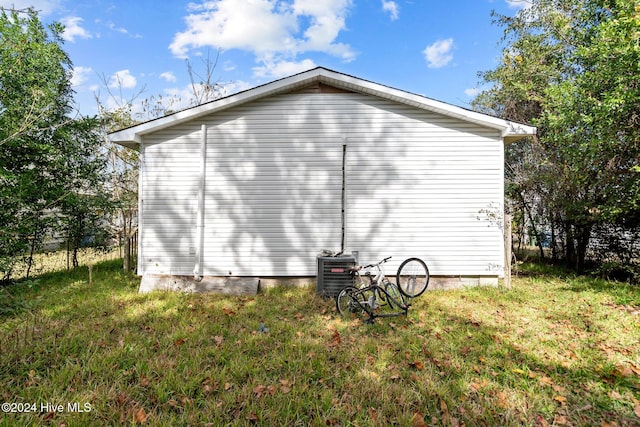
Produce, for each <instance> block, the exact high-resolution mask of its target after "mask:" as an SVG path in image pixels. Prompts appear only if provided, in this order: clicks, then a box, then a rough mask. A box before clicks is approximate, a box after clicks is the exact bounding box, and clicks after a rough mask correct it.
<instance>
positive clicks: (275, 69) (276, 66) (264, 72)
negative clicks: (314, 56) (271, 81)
mask: <svg viewBox="0 0 640 427" xmlns="http://www.w3.org/2000/svg"><path fill="white" fill-rule="evenodd" d="M315 67H316V64H315V63H314V62H313V61H312V60H310V59H304V60H302V61H300V62H295V61H277V62H266V63H265V64H264V65H263V66H259V67H255V68H254V69H253V73H254V74H255V75H256V76H257V77H267V78H275V79H277V78H281V77H286V76H290V75H292V74H298V73H301V72H303V71H307V70H310V69H312V68H315Z"/></svg>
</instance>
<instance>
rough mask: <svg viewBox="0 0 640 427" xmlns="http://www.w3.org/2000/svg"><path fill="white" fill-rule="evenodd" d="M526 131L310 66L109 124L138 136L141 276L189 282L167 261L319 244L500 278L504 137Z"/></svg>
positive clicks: (261, 259) (311, 255)
mask: <svg viewBox="0 0 640 427" xmlns="http://www.w3.org/2000/svg"><path fill="white" fill-rule="evenodd" d="M534 133H535V128H534V127H531V126H528V125H524V124H519V123H513V122H510V121H506V120H502V119H499V118H495V117H491V116H488V115H484V114H480V113H477V112H473V111H470V110H466V109H463V108H460V107H456V106H452V105H449V104H446V103H442V102H439V101H435V100H432V99H429V98H425V97H423V96H419V95H415V94H411V93H408V92H404V91H401V90H398V89H393V88H390V87H387V86H383V85H380V84H377V83H373V82H370V81H366V80H362V79H359V78H356V77H352V76H348V75H345V74H341V73H338V72H335V71H331V70H327V69H325V68H316V69H313V70H310V71H307V72H303V73H300V74H297V75H294V76H291V77H287V78H284V79H281V80H277V81H274V82H272V83H268V84H265V85H263V86H259V87H256V88H254V89H250V90H247V91H244V92H241V93H238V94H235V95H231V96H228V97H226V98H222V99H219V100H216V101H212V102H210V103H207V104H203V105H200V106H198V107H194V108H191V109H188V110H185V111H181V112H178V113H175V114H172V115H169V116H166V117H163V118H160V119H156V120H152V121H149V122H146V123H142V124H139V125H137V126H133V127H131V128H128V129H123V130H121V131H118V132H114V133H112V134H110V135H109V138H110V140H111V141H113V142H115V143H118V144H122V145H125V146H128V147H132V148H136V149H138V150H139V151H140V158H141V164H140V184H139V194H140V206H139V212H140V213H139V215H140V217H139V231H140V238H139V250H138V273H139V274H140V275H143V276H144V277H146V278H147V280H145V279H143V286H142V288H141V290H148V289H152V288H154V287H163V286H167V283H169V282H170V285H171V284H175V285H176V286H178V287H179V286H184V284H183V285H178V283H179V282H180V281H179V280H178V278H177V276H195V277H196V278H197V279H198V280H200V278H201V277H203V276H204V277H205V280H203V281H202V282H201V283H200V284H197V285H196V284H194V283H191V284H190V285H189V286H190V287H192V288H198V287H206V284H207V283H210V282H215V281H216V280H215V279H213V278H216V277H217V278H220V277H226V278H227V279H226V280H223V281H220V280H218V281H217V283H222V285H223V286H227V287H231V288H232V287H234V286H236V285H235V284H236V283H239V282H240V281H239V280H232V279H229V277H231V278H237V277H243V278H251V279H250V280H249V282H252V281H253V282H255V283H257V279H258V278H259V279H260V280H263V281H264V280H267V279H270V278H274V277H278V278H283V277H290V278H291V277H313V276H315V274H316V255H317V254H318V252H319V251H320V250H321V249H324V248H326V249H333V250H340V249H341V248H342V249H344V251H345V252H352V251H357V252H358V254H359V259H360V261H361V262H364V263H368V262H375V261H377V260H379V259H381V258H383V257H386V256H393V259H392V260H391V262H390V263H389V264H387V266H388V268H387V271H388V273H390V274H391V273H395V269H396V268H397V266H398V265H399V263H400V262H402V260H403V259H405V258H407V257H412V256H416V257H419V258H422V259H423V260H424V261H425V262H426V263H427V264H428V266H429V269H430V272H431V275H432V276H436V277H437V276H440V277H448V278H455V279H456V280H457V281H458V282H459V281H460V280H462V281H463V282H464V281H465V280H467V279H471V281H472V282H474V281H475V282H477V281H478V280H479V279H489V282H492V281H493V282H495V281H496V280H497V278H499V277H502V276H503V274H504V238H503V232H502V216H503V212H502V210H503V206H504V203H503V192H504V184H503V180H504V145H505V144H508V143H510V142H512V141H515V140H518V139H520V138H523V137H526V136H528V135H533V134H534ZM343 197H344V200H345V201H346V202H345V203H343ZM154 275H165V276H171V277H173V279H172V278H170V279H169V282H168V281H167V280H166V277H165V280H164V281H160V282H159V281H157V280H156V281H154V280H151V279H152V278H153V277H156V276H154ZM156 278H157V277H156ZM174 279H175V280H174ZM172 280H173V281H172ZM245 282H246V281H245ZM158 283H160V284H158ZM226 290H227V291H232V292H233V291H235V290H234V289H226Z"/></svg>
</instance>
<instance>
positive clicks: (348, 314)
mask: <svg viewBox="0 0 640 427" xmlns="http://www.w3.org/2000/svg"><path fill="white" fill-rule="evenodd" d="M365 304H367V301H366V299H365V296H364V295H363V293H362V292H361V291H360V289H358V288H356V287H354V286H347V287H346V288H344V289H342V290H341V291H340V293H339V294H338V296H337V297H336V309H337V310H338V313H340V315H341V316H342V317H344V318H346V319H357V318H361V317H363V316H364V315H365V314H366V310H365V309H364V306H365Z"/></svg>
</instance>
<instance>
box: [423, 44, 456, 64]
mask: <svg viewBox="0 0 640 427" xmlns="http://www.w3.org/2000/svg"><path fill="white" fill-rule="evenodd" d="M451 49H453V39H452V38H448V39H445V40H437V41H436V42H435V43H433V44H432V45H429V46H427V47H426V48H425V50H424V51H423V52H422V53H424V56H425V59H426V60H427V66H428V67H429V68H441V67H444V66H445V65H447V64H449V62H451V61H452V60H453V54H452V53H451Z"/></svg>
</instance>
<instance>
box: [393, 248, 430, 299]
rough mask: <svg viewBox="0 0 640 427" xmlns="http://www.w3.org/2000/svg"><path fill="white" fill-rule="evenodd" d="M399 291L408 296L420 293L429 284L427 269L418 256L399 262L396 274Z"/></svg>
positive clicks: (412, 296)
mask: <svg viewBox="0 0 640 427" xmlns="http://www.w3.org/2000/svg"><path fill="white" fill-rule="evenodd" d="M396 283H397V284H398V288H399V289H400V292H402V293H403V294H404V295H405V296H407V297H409V298H415V297H417V296H420V295H422V293H423V292H424V291H425V290H426V289H427V286H428V285H429V269H428V268H427V264H425V263H424V261H422V260H421V259H419V258H409V259H406V260H404V261H403V262H402V264H400V268H398V273H397V274H396Z"/></svg>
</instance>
